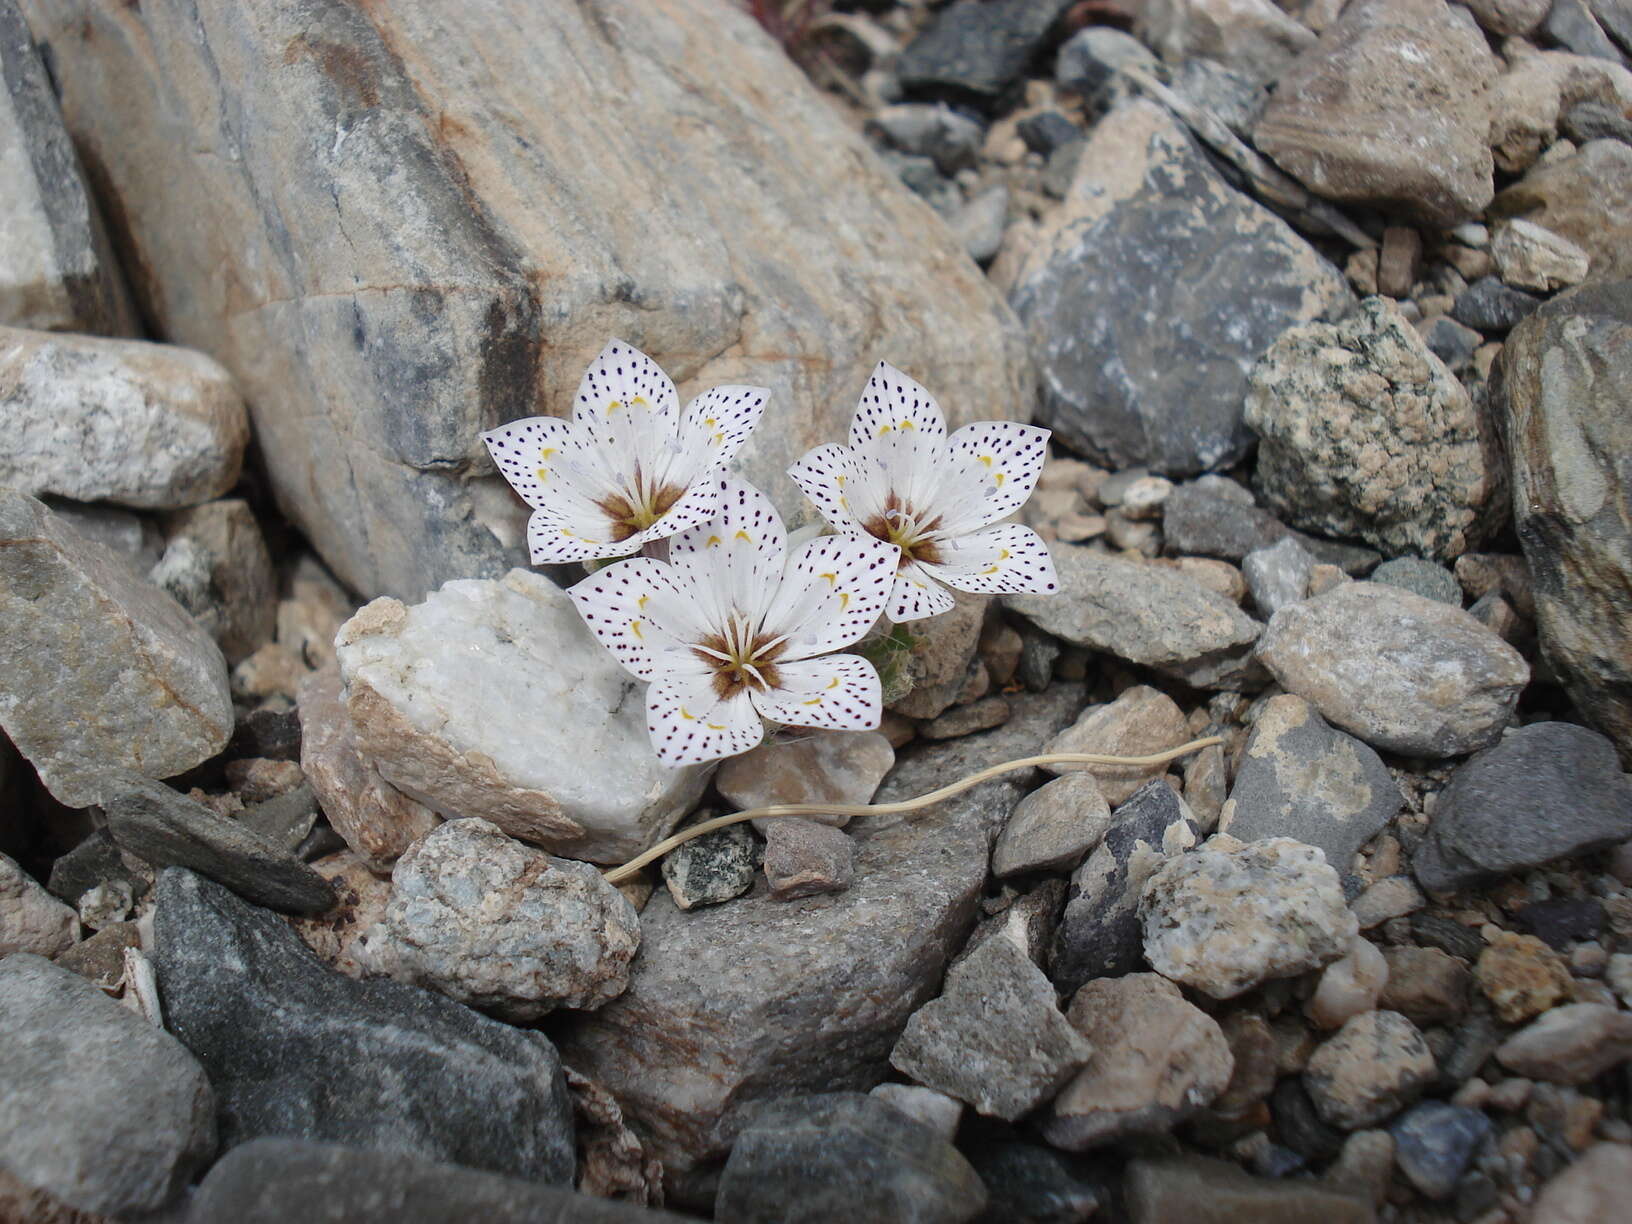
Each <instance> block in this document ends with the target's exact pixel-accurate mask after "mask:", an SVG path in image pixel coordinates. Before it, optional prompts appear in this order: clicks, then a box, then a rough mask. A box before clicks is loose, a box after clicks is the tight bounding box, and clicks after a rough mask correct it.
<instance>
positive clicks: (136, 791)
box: [102, 774, 334, 914]
mask: <svg viewBox="0 0 1632 1224" xmlns="http://www.w3.org/2000/svg"><path fill="white" fill-rule="evenodd" d="M102 803H103V807H104V809H105V810H106V811H107V815H108V832H109V834H110V835H111V836H112V837H113V840H114V841H115V842H116V843H118V845H119V847H120V849H122V850H127V851H129V852H130V853H131V854H134V855H136V856H137V857H138V858H140V859H143V860H144V861H146V862H148V863H151V864H153V865H154V866H155V867H168V866H176V867H190V868H192V869H193V870H194V871H197V872H199V873H200V874H201V875H205V876H208V877H209V878H210V879H212V880H215V881H216V882H217V883H220V884H224V885H226V886H227V887H228V888H230V889H232V890H233V891H234V892H236V893H238V894H240V895H241V896H243V897H245V898H246V899H248V900H250V901H253V902H255V903H256V904H259V905H267V906H271V907H272V908H273V909H280V910H289V911H291V912H292V913H297V914H321V913H322V912H323V911H324V910H326V909H328V908H329V907H330V906H331V905H333V904H334V890H333V889H331V888H330V887H329V884H328V881H326V880H325V879H323V877H322V876H320V875H318V874H317V873H316V872H315V871H313V870H312V869H311V868H310V867H308V866H307V865H306V864H305V863H303V862H301V861H300V859H298V858H296V857H295V856H294V854H292V853H291V852H290V851H289V850H287V849H285V848H283V847H281V846H278V845H275V844H274V843H272V842H271V841H269V840H268V839H267V838H265V837H263V836H261V835H260V834H259V833H256V832H255V831H254V830H252V829H249V828H247V827H245V826H244V825H242V824H240V823H239V822H238V821H236V820H232V819H231V818H229V817H226V816H221V815H218V814H217V813H215V812H213V811H211V810H210V809H209V808H207V807H205V806H204V805H203V804H202V803H199V802H197V801H196V800H193V799H189V798H188V797H187V796H186V795H183V794H180V793H178V792H177V791H175V790H172V789H171V788H170V787H168V786H166V785H164V783H162V782H153V781H151V780H149V779H146V778H142V777H140V776H138V775H135V774H124V775H109V777H108V782H107V790H106V793H105V795H104V797H103V801H102Z"/></svg>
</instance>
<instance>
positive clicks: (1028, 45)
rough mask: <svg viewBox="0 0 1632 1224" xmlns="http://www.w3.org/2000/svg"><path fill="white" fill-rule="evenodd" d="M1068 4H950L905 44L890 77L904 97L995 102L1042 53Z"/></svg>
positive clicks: (1009, 0) (1043, 0)
mask: <svg viewBox="0 0 1632 1224" xmlns="http://www.w3.org/2000/svg"><path fill="white" fill-rule="evenodd" d="M1069 7H1070V0H991V2H990V3H978V4H969V3H964V4H954V5H951V6H949V7H947V8H945V9H943V10H942V11H941V12H940V13H938V14H936V16H935V17H934V19H933V20H931V21H930V23H929V24H928V25H927V26H926V27H925V28H924V29H923V31H922V32H921V33H920V34H919V35H918V37H917V38H915V39H913V40H912V42H911V43H910V44H908V46H907V48H906V50H904V51H903V52H902V53H901V58H900V59H899V60H898V61H897V62H896V75H897V76H898V77H899V78H900V80H901V86H902V88H903V89H905V90H907V91H908V92H909V93H914V94H920V95H924V96H928V97H937V98H946V99H948V100H951V101H957V102H972V103H975V104H977V105H980V104H987V103H991V102H994V101H996V100H997V98H998V96H999V95H1000V94H1002V93H1003V92H1004V90H1006V89H1008V88H1009V86H1010V85H1011V84H1013V83H1014V82H1015V81H1016V80H1018V79H1019V77H1020V74H1021V73H1022V72H1023V71H1024V70H1025V68H1026V66H1027V65H1028V64H1029V63H1030V62H1031V61H1032V59H1033V58H1034V57H1035V56H1036V55H1037V53H1038V52H1039V51H1040V50H1041V49H1042V47H1043V44H1044V42H1045V40H1046V39H1047V37H1048V34H1049V31H1050V30H1052V29H1053V27H1054V23H1055V21H1056V20H1058V19H1059V17H1060V14H1062V13H1063V12H1065V10H1066V9H1067V8H1069Z"/></svg>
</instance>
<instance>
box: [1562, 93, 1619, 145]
mask: <svg viewBox="0 0 1632 1224" xmlns="http://www.w3.org/2000/svg"><path fill="white" fill-rule="evenodd" d="M1558 127H1559V131H1560V133H1562V135H1563V136H1564V138H1565V139H1566V140H1571V141H1574V142H1575V143H1576V144H1578V145H1584V144H1586V143H1587V141H1589V140H1618V141H1620V142H1621V143H1622V144H1632V119H1628V118H1627V117H1626V116H1625V115H1623V114H1621V112H1620V111H1618V110H1616V109H1615V108H1614V107H1613V106H1608V105H1606V104H1604V103H1602V102H1578V103H1576V105H1574V106H1572V107H1570V109H1569V111H1568V112H1566V113H1565V115H1564V117H1563V118H1562V119H1561V120H1559V124H1558Z"/></svg>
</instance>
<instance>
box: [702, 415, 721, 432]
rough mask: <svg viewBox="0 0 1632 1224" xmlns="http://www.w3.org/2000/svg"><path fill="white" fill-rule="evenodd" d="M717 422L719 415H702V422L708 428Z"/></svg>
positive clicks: (711, 427) (718, 421)
mask: <svg viewBox="0 0 1632 1224" xmlns="http://www.w3.org/2000/svg"><path fill="white" fill-rule="evenodd" d="M719 423H720V418H719V417H704V418H703V424H704V425H705V426H707V427H708V428H709V429H713V428H714V426H716V425H718V424H719Z"/></svg>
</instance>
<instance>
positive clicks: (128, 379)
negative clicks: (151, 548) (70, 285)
mask: <svg viewBox="0 0 1632 1224" xmlns="http://www.w3.org/2000/svg"><path fill="white" fill-rule="evenodd" d="M0 412H4V414H5V417H6V422H7V429H6V436H5V441H4V443H0V484H5V485H9V486H11V487H12V488H14V489H16V490H17V491H18V492H21V493H32V494H36V495H37V494H43V493H55V494H57V495H59V496H62V497H70V498H73V499H74V500H76V501H111V502H117V503H119V504H120V505H125V506H137V507H141V508H144V509H150V510H151V509H160V510H164V509H175V508H178V507H181V506H190V505H194V504H196V503H198V502H202V501H207V500H209V499H210V498H212V497H219V496H220V495H221V494H223V493H225V492H226V491H227V490H228V489H230V488H231V487H232V485H233V483H234V482H235V481H236V480H237V479H238V471H239V468H240V466H241V464H242V463H243V457H244V446H245V444H246V443H248V441H249V419H248V417H247V416H246V415H245V413H244V403H243V400H241V399H240V398H239V396H238V391H237V389H236V388H235V387H234V386H233V383H232V378H231V376H230V375H229V374H228V373H227V372H226V371H225V370H223V369H222V368H221V367H220V366H218V365H216V364H215V362H213V361H211V360H210V359H209V358H208V357H206V356H204V355H203V354H202V353H195V352H191V351H189V350H187V349H182V348H174V347H171V346H169V345H163V344H148V343H145V342H143V341H140V340H100V339H93V338H92V337H89V336H64V335H57V334H54V333H49V332H33V331H22V330H18V329H15V328H9V327H6V328H0Z"/></svg>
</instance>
